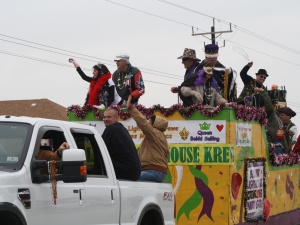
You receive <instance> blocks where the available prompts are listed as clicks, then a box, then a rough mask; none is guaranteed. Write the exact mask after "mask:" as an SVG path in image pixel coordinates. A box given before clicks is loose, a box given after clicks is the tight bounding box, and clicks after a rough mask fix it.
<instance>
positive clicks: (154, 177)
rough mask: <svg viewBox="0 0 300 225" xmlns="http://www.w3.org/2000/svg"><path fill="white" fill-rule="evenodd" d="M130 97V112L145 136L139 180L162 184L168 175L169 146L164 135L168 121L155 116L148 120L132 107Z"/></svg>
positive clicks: (140, 152) (142, 145) (141, 151)
mask: <svg viewBox="0 0 300 225" xmlns="http://www.w3.org/2000/svg"><path fill="white" fill-rule="evenodd" d="M130 96H131V95H130ZM130 96H129V97H128V101H127V108H128V111H129V112H130V114H131V117H132V118H133V119H134V120H135V121H136V123H137V125H138V126H139V128H140V129H141V130H142V131H143V133H144V135H145V137H144V140H143V141H142V143H141V145H140V151H139V157H140V161H141V166H142V172H141V176H140V179H139V180H147V181H156V182H162V181H163V180H164V179H165V177H166V175H167V173H168V155H169V146H168V142H167V139H166V137H165V135H164V131H166V129H167V128H168V121H167V120H166V119H164V118H162V117H160V116H155V115H152V116H151V118H150V119H149V120H147V119H146V118H145V117H144V116H143V114H142V113H141V112H139V111H138V110H137V109H136V108H135V107H134V106H133V105H131V97H130Z"/></svg>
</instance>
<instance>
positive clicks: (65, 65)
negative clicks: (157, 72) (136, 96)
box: [0, 50, 176, 87]
mask: <svg viewBox="0 0 300 225" xmlns="http://www.w3.org/2000/svg"><path fill="white" fill-rule="evenodd" d="M0 54H5V55H10V56H15V57H19V58H24V59H30V60H34V61H38V62H43V63H48V64H52V65H57V66H64V67H69V68H72V67H73V66H70V65H67V64H62V63H58V62H53V61H50V60H46V59H40V58H35V57H31V56H26V55H21V54H17V53H13V52H7V51H2V50H0ZM83 69H84V68H83ZM84 70H90V71H91V69H84ZM144 81H147V82H150V83H155V84H162V85H167V86H171V87H172V86H176V85H171V84H166V83H162V82H156V81H151V80H145V79H144Z"/></svg>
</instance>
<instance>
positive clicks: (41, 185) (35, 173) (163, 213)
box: [0, 116, 174, 225]
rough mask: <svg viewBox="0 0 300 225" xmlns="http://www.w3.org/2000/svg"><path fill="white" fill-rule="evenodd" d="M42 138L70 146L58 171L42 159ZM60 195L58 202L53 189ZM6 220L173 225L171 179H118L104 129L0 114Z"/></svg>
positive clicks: (38, 224)
mask: <svg viewBox="0 0 300 225" xmlns="http://www.w3.org/2000/svg"><path fill="white" fill-rule="evenodd" d="M41 139H52V140H53V143H52V145H53V148H54V149H57V148H58V147H59V146H60V144H61V143H63V142H64V141H66V142H68V143H69V144H70V149H69V150H66V151H63V156H62V160H61V161H57V162H54V164H52V165H54V166H55V167H54V169H55V168H56V169H55V170H56V171H57V174H56V176H55V178H56V180H57V183H56V185H55V184H54V183H55V182H54V181H53V176H52V175H53V174H52V175H51V176H50V175H45V174H44V175H43V174H42V173H41V168H43V167H45V168H46V169H47V167H49V165H51V164H50V163H48V162H46V161H44V160H37V159H36V155H37V153H38V151H39V149H40V142H41ZM46 172H47V170H46ZM54 187H55V188H56V192H57V200H56V204H54V198H53V196H54V195H53V193H54V191H53V189H55V188H54ZM0 224H1V225H46V224H49V225H50V224H51V225H60V224H62V225H68V224H70V225H76V224H78V225H83V224H84V225H87V224H93V225H95V224H126V225H129V224H136V225H173V224H174V199H173V193H172V187H171V184H167V183H155V182H139V181H127V180H117V179H116V176H115V173H114V169H113V166H112V162H111V159H110V156H109V153H108V151H107V149H106V146H105V143H104V141H103V140H102V138H101V135H100V134H99V133H98V131H97V130H96V129H95V128H94V127H92V126H87V125H83V124H79V123H72V122H66V121H58V120H48V119H40V118H29V117H12V116H0Z"/></svg>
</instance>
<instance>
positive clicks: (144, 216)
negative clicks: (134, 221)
mask: <svg viewBox="0 0 300 225" xmlns="http://www.w3.org/2000/svg"><path fill="white" fill-rule="evenodd" d="M138 225H164V220H163V215H162V213H161V210H160V208H159V207H158V206H157V205H148V206H146V207H145V208H144V210H143V211H142V213H141V216H140V219H139V222H138Z"/></svg>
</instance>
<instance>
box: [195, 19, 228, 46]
mask: <svg viewBox="0 0 300 225" xmlns="http://www.w3.org/2000/svg"><path fill="white" fill-rule="evenodd" d="M229 26H230V30H226V31H215V18H213V26H212V27H211V29H210V32H205V33H197V34H196V33H194V27H192V36H197V35H202V36H203V37H205V38H208V37H206V36H205V35H209V34H210V35H211V38H208V39H210V40H211V43H212V44H216V38H217V37H219V36H221V34H223V33H230V32H232V30H231V23H230V24H229ZM216 34H219V35H218V36H217V37H216ZM204 45H205V43H204ZM224 46H225V41H224Z"/></svg>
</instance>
